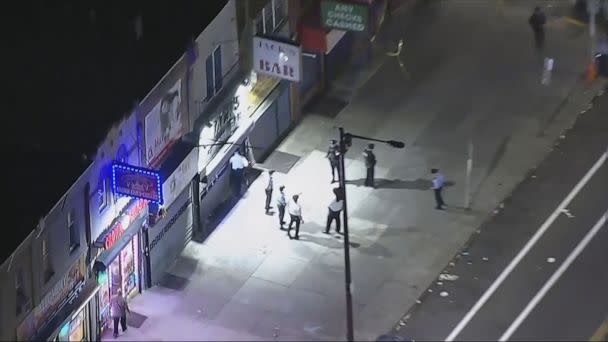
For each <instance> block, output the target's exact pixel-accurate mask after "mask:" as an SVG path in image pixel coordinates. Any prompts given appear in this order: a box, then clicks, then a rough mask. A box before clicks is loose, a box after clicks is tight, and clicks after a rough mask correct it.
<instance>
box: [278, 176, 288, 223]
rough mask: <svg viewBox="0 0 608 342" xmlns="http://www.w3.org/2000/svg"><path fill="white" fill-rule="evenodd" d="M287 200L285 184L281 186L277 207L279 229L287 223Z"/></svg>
mask: <svg viewBox="0 0 608 342" xmlns="http://www.w3.org/2000/svg"><path fill="white" fill-rule="evenodd" d="M286 206H287V200H286V199H285V185H281V186H280V187H279V197H277V209H279V229H283V225H284V224H285V220H284V218H285V207H286Z"/></svg>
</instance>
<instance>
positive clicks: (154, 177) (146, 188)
mask: <svg viewBox="0 0 608 342" xmlns="http://www.w3.org/2000/svg"><path fill="white" fill-rule="evenodd" d="M112 190H113V191H114V193H116V194H121V195H126V196H130V197H134V198H142V199H146V200H149V201H152V202H155V203H158V204H161V205H162V204H163V191H162V183H161V180H160V174H159V173H158V171H155V170H150V169H145V168H142V167H136V166H132V165H128V164H124V163H119V162H113V163H112Z"/></svg>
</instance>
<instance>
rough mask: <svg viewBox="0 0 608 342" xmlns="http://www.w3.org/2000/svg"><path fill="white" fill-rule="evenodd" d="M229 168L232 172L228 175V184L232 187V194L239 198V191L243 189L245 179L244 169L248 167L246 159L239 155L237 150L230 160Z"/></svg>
mask: <svg viewBox="0 0 608 342" xmlns="http://www.w3.org/2000/svg"><path fill="white" fill-rule="evenodd" d="M229 162H230V167H231V169H232V172H231V173H230V176H231V177H230V178H231V179H230V184H231V185H232V192H233V193H234V195H235V196H236V197H240V196H241V189H242V187H243V180H244V178H245V167H247V166H248V165H249V161H248V160H247V158H245V157H243V155H241V153H240V151H239V150H238V149H237V150H236V151H234V155H233V156H232V157H231V158H230V161H229Z"/></svg>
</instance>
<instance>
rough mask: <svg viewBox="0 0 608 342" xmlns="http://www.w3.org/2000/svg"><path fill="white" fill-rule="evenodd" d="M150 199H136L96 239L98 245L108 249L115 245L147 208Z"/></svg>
mask: <svg viewBox="0 0 608 342" xmlns="http://www.w3.org/2000/svg"><path fill="white" fill-rule="evenodd" d="M147 204H148V201H146V200H142V199H139V200H137V201H135V203H133V204H132V205H131V206H130V207H129V208H128V209H127V210H126V211H125V212H124V213H123V214H122V215H121V216H120V217H118V219H116V220H115V221H114V223H113V224H112V225H111V226H110V227H109V228H107V229H106V230H105V231H104V233H103V234H101V235H100V236H99V237H98V238H97V240H96V241H95V245H96V246H97V247H103V248H104V249H106V250H108V249H110V248H112V246H114V244H115V243H116V241H118V240H119V239H120V238H121V236H122V235H123V234H124V232H125V230H127V228H129V226H130V225H131V223H133V222H134V221H135V220H137V218H138V217H139V215H141V213H142V212H143V211H144V210H145V209H146V206H147Z"/></svg>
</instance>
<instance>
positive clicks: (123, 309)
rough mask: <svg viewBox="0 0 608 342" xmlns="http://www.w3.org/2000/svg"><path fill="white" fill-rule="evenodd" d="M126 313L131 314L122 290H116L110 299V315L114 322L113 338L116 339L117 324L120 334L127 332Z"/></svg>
mask: <svg viewBox="0 0 608 342" xmlns="http://www.w3.org/2000/svg"><path fill="white" fill-rule="evenodd" d="M127 312H128V313H131V310H130V309H129V305H128V304H127V301H126V299H125V297H123V295H122V290H121V289H118V290H116V292H115V293H114V295H113V296H112V298H110V315H111V316H112V320H113V321H114V338H116V337H118V322H119V321H120V325H121V327H122V332H125V331H127Z"/></svg>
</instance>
